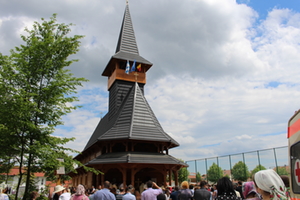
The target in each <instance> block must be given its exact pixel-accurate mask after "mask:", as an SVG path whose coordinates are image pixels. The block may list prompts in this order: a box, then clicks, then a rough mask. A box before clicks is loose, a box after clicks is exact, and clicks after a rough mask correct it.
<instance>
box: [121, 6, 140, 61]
mask: <svg viewBox="0 0 300 200" xmlns="http://www.w3.org/2000/svg"><path fill="white" fill-rule="evenodd" d="M119 51H124V52H128V53H133V54H137V55H139V51H138V47H137V44H136V40H135V35H134V31H133V26H132V21H131V17H130V12H129V5H128V1H126V8H125V12H124V17H123V22H122V26H121V31H120V35H119V40H118V45H117V48H116V53H118V52H119Z"/></svg>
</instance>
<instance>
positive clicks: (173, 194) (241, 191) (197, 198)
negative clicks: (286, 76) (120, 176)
mask: <svg viewBox="0 0 300 200" xmlns="http://www.w3.org/2000/svg"><path fill="white" fill-rule="evenodd" d="M288 184H289V182H288V177H287V176H285V177H280V176H279V175H278V174H277V173H276V172H275V171H274V170H272V169H268V170H261V171H259V172H257V173H256V174H255V175H254V176H253V181H248V182H243V183H242V182H241V181H239V182H236V183H235V182H232V181H231V180H230V179H229V178H228V177H222V178H220V179H219V180H218V182H217V183H216V184H214V185H209V184H208V183H207V182H206V181H201V182H200V183H198V184H195V185H192V184H189V183H188V182H187V181H183V182H182V183H181V185H180V187H178V186H174V187H163V186H158V185H157V184H156V183H155V182H153V181H148V182H146V184H143V187H140V188H137V189H135V188H134V187H133V186H132V185H128V186H123V184H121V185H120V186H119V187H116V186H115V185H111V184H110V182H109V181H105V182H104V185H103V187H101V186H100V187H99V188H98V189H96V188H95V187H94V186H93V187H92V188H90V189H86V188H85V187H84V186H83V185H78V186H77V187H76V188H64V187H63V186H61V185H57V186H56V187H55V191H54V192H53V193H54V195H53V196H52V200H289V199H290V197H289V191H288V189H289V185H288ZM32 199H34V198H32ZM0 200H1V196H0Z"/></svg>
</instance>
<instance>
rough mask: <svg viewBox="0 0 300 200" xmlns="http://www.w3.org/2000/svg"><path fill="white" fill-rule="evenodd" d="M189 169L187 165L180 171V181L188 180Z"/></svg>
mask: <svg viewBox="0 0 300 200" xmlns="http://www.w3.org/2000/svg"><path fill="white" fill-rule="evenodd" d="M189 173H190V172H189V171H188V170H187V167H183V168H181V169H180V170H179V171H178V182H179V183H182V182H183V181H187V180H188V176H189Z"/></svg>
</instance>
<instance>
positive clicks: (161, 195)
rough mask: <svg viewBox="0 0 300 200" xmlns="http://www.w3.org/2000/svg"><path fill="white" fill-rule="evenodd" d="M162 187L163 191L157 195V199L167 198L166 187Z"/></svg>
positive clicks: (164, 199) (163, 199)
mask: <svg viewBox="0 0 300 200" xmlns="http://www.w3.org/2000/svg"><path fill="white" fill-rule="evenodd" d="M161 189H162V191H163V192H162V193H160V194H159V195H157V196H156V200H167V199H166V195H165V194H164V188H161Z"/></svg>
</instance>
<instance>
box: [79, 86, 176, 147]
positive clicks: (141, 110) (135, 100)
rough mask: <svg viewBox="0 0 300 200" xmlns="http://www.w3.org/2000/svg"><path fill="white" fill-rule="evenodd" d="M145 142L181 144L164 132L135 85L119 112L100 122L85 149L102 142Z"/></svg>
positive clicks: (107, 116) (107, 115) (106, 116)
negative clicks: (121, 140) (123, 140)
mask: <svg viewBox="0 0 300 200" xmlns="http://www.w3.org/2000/svg"><path fill="white" fill-rule="evenodd" d="M119 139H130V140H141V141H142V140H144V141H153V142H155V141H156V142H157V141H159V142H169V143H170V144H171V146H172V147H176V146H179V144H178V143H177V142H176V141H175V140H174V139H173V138H171V137H170V136H169V135H168V134H167V133H165V132H164V130H163V128H162V127H161V125H160V123H159V122H158V120H157V118H156V117H155V115H154V113H153V111H152V109H151V107H150V106H149V104H148V102H147V100H146V99H145V97H144V95H143V93H142V91H141V89H140V87H139V85H138V84H137V83H135V84H134V85H133V87H132V88H131V89H130V90H129V92H128V94H127V95H126V96H125V98H124V100H123V102H122V104H121V105H120V107H119V110H118V112H117V113H116V114H115V115H114V116H113V117H112V118H109V113H108V114H106V115H105V117H104V118H102V119H101V121H100V122H99V124H98V126H97V128H96V130H95V131H94V133H93V135H92V137H91V138H90V140H89V142H88V143H87V145H86V147H85V149H87V148H88V147H90V146H92V145H93V144H94V143H96V142H97V141H101V140H119Z"/></svg>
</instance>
